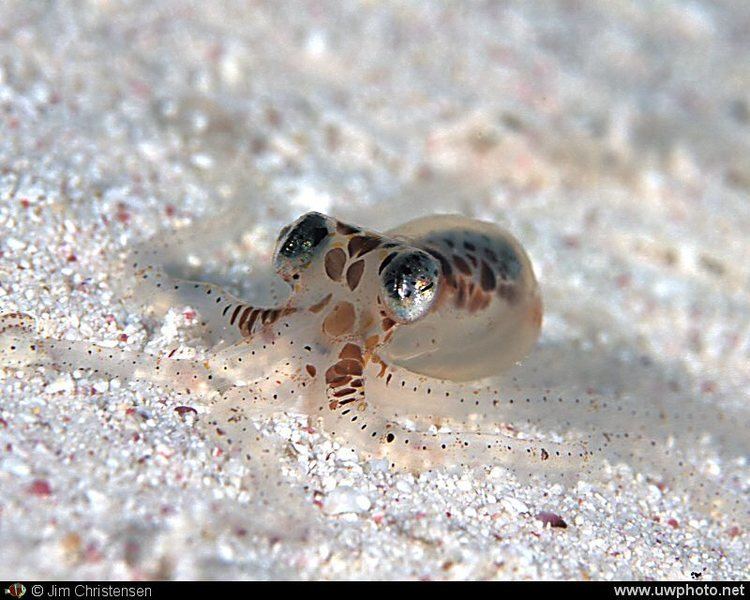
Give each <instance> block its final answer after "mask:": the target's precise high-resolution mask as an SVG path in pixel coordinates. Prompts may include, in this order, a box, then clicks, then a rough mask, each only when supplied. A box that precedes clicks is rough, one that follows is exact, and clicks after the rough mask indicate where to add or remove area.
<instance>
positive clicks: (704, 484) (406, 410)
mask: <svg viewBox="0 0 750 600" xmlns="http://www.w3.org/2000/svg"><path fill="white" fill-rule="evenodd" d="M541 354H542V355H543V356H544V353H543V352H542V353H541ZM546 358H550V357H549V356H547V357H546ZM558 362H559V361H558ZM568 367H569V365H565V364H561V365H559V364H558V365H554V363H552V362H544V363H543V364H540V363H539V362H537V361H536V360H529V361H528V363H527V364H524V365H520V366H518V367H517V368H516V369H514V370H512V371H511V372H509V373H508V374H507V375H506V376H504V377H502V378H498V379H495V380H492V383H491V384H489V385H487V384H482V383H481V382H480V383H475V384H472V383H457V382H453V381H449V380H444V379H437V378H432V377H428V376H424V375H420V374H415V373H412V372H410V371H407V370H405V369H400V368H397V367H391V366H389V367H387V368H386V369H382V368H379V369H378V370H375V369H371V370H369V372H368V373H367V381H368V394H369V396H370V398H374V399H375V400H376V402H377V404H378V406H379V407H381V408H382V409H383V410H384V411H388V412H390V414H392V415H393V417H394V418H396V419H408V420H410V421H413V422H415V423H417V424H418V425H424V424H426V423H429V424H437V425H441V426H448V427H450V428H451V430H453V431H457V432H458V431H461V432H466V434H465V435H478V436H485V435H486V434H488V433H490V432H493V431H497V429H498V428H500V427H503V426H504V427H510V428H511V429H512V430H514V431H521V432H524V434H527V435H528V434H531V435H534V436H538V435H539V434H541V435H544V436H547V435H549V432H555V433H559V434H562V433H565V434H566V436H567V437H566V439H568V438H570V437H572V438H573V440H574V441H573V442H572V443H573V444H574V446H573V448H572V449H571V447H570V443H571V442H568V441H566V442H564V443H562V444H560V447H561V448H562V449H563V450H562V452H561V454H562V455H563V456H567V453H568V451H570V452H571V454H572V455H573V456H575V455H576V451H575V447H576V446H577V445H583V447H584V448H585V449H586V460H585V462H582V463H581V464H580V469H579V471H578V475H579V476H580V477H582V478H583V477H586V476H587V475H592V474H595V473H597V472H598V471H601V470H602V468H603V467H604V465H606V464H610V465H618V464H625V465H628V466H629V467H630V468H631V469H633V470H634V471H635V472H639V473H643V474H644V475H645V476H647V477H649V478H651V479H652V480H653V481H655V482H656V483H658V484H659V486H660V487H664V488H667V489H671V490H672V491H674V492H677V493H689V495H691V497H692V498H693V499H694V500H695V501H696V503H697V505H699V506H703V507H704V508H709V509H715V508H717V507H718V506H719V505H721V510H722V511H724V512H725V513H729V514H735V515H737V516H739V517H741V518H742V519H743V520H746V519H747V518H748V509H749V508H750V507H749V506H748V504H747V502H746V501H745V500H743V498H742V494H741V491H740V493H738V494H737V495H736V496H735V497H729V495H727V494H726V493H724V492H721V491H720V490H722V489H726V486H719V485H717V483H718V482H717V478H718V477H723V476H724V475H723V474H722V473H719V474H718V475H717V474H716V473H711V472H710V471H711V470H710V469H707V468H705V467H704V466H703V465H701V464H700V462H698V461H696V460H695V450H696V442H697V440H698V438H699V434H700V428H699V427H698V424H697V423H696V422H695V420H694V418H693V417H692V415H691V410H694V409H695V408H696V407H690V406H689V405H688V403H687V402H686V400H685V398H684V397H681V396H679V395H678V396H675V395H674V393H672V396H670V395H669V394H667V393H665V389H666V388H662V387H659V386H658V385H657V384H653V383H652V384H651V385H654V386H655V387H654V389H649V390H648V392H649V393H648V394H647V390H645V389H641V388H640V387H639V388H638V389H636V390H633V389H630V390H629V392H622V391H620V392H617V391H616V390H608V393H607V395H603V394H602V393H600V392H598V391H597V390H598V389H600V388H602V387H603V386H604V382H603V381H600V380H598V379H597V378H596V376H594V375H593V372H592V375H591V379H589V380H588V381H587V380H586V379H585V378H584V380H583V383H581V382H580V381H577V382H573V381H569V379H570V377H569V376H568V380H567V381H566V376H565V374H564V372H565V369H566V368H568ZM594 372H596V373H600V374H601V373H606V374H608V376H609V377H610V378H613V379H616V378H617V376H616V375H615V374H614V373H613V370H612V368H611V366H610V369H609V370H606V369H604V370H596V371H594ZM624 375H625V379H627V380H628V381H633V380H635V381H639V379H638V378H637V377H636V373H633V372H631V371H630V370H628V371H626V372H625V373H624ZM578 376H580V373H577V374H576V377H578ZM654 380H655V378H654V377H651V378H649V381H651V382H653V381H654ZM638 392H640V393H638ZM713 412H714V413H715V412H716V411H713ZM704 416H705V418H706V419H707V420H717V419H716V415H715V414H709V413H706V414H705V415H704ZM745 419H746V415H745ZM721 420H722V421H724V425H723V428H722V429H718V425H717V426H716V427H714V428H712V429H713V430H715V431H719V432H720V433H719V434H717V435H716V436H715V437H716V438H717V439H716V440H715V441H716V444H715V445H716V446H717V447H719V448H721V447H722V446H726V448H724V450H725V453H727V454H729V453H730V450H731V455H737V456H739V457H741V456H747V439H746V437H745V439H744V440H743V433H742V430H743V429H745V427H746V426H745V425H744V422H745V421H743V419H742V416H737V417H736V418H735V420H734V423H731V422H730V421H731V420H729V419H726V418H723V419H721ZM745 430H746V429H745ZM540 443H541V442H540ZM547 452H549V450H548V449H547ZM509 454H510V452H509ZM509 458H510V456H509ZM541 472H542V471H540V473H541ZM730 487H731V486H730ZM722 495H723V496H724V497H722Z"/></svg>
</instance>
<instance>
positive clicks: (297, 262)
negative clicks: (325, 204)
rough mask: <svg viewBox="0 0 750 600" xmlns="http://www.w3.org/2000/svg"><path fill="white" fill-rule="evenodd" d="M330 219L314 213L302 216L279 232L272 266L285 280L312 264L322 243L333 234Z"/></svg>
mask: <svg viewBox="0 0 750 600" xmlns="http://www.w3.org/2000/svg"><path fill="white" fill-rule="evenodd" d="M333 230H334V227H333V225H332V222H331V219H330V218H328V217H326V216H325V215H322V214H320V213H316V212H310V213H307V214H305V215H302V216H301V217H300V218H299V219H297V220H296V221H295V222H294V223H292V224H291V225H287V226H286V227H284V228H283V229H282V230H281V233H280V234H279V239H278V240H277V242H276V251H275V252H274V257H273V265H274V268H275V270H276V272H277V273H278V274H279V275H280V276H281V277H282V278H283V279H286V280H289V279H291V278H293V277H294V275H296V274H297V273H299V271H300V270H302V269H304V268H305V267H306V266H308V265H309V264H310V262H312V259H313V257H314V256H315V254H316V252H317V250H318V249H319V247H320V246H321V245H322V243H323V241H324V240H325V239H326V238H327V237H328V236H329V235H330V234H331V233H332V232H333Z"/></svg>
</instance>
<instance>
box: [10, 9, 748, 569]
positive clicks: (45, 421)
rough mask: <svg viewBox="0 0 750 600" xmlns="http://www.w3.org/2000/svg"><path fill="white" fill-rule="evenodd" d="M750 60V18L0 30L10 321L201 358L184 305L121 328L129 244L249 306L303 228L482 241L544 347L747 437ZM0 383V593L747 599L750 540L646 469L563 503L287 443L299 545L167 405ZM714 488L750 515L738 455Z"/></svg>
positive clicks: (166, 21) (297, 423) (702, 13)
mask: <svg viewBox="0 0 750 600" xmlns="http://www.w3.org/2000/svg"><path fill="white" fill-rule="evenodd" d="M749 31H750V5H748V4H747V3H743V2H739V1H738V2H728V1H724V2H721V1H720V2H707V1H704V2H698V1H694V2H689V3H683V2H676V1H674V2H670V1H661V2H653V1H652V0H643V1H641V2H620V1H613V2H606V3H604V2H603V3H599V4H598V5H594V3H585V2H572V1H569V2H562V1H561V2H541V3H526V2H502V3H494V2H460V3H458V2H455V3H440V2H409V3H397V2H292V3H282V2H267V3H262V2H261V3H254V2H240V1H237V2H233V1H222V2H179V1H169V0H163V1H160V2H145V1H144V2H138V1H134V2H124V1H123V2H119V1H114V0H113V1H107V0H98V1H95V0H90V1H88V2H86V1H80V2H73V1H70V2H65V1H60V2H44V3H42V2H30V1H27V0H18V1H11V0H8V1H5V2H2V3H0V308H2V312H5V311H6V310H10V309H13V310H21V311H24V312H28V313H31V314H33V315H35V316H36V317H37V318H38V319H39V322H40V324H41V326H43V328H44V331H45V332H46V333H48V334H49V335H52V336H55V337H61V338H69V339H84V340H90V341H97V342H99V343H103V344H105V345H109V346H110V347H121V348H139V349H142V348H146V349H153V350H158V349H159V348H163V347H165V346H167V345H168V344H171V343H180V344H182V343H184V344H190V343H193V342H195V343H198V344H199V340H197V341H196V340H195V339H194V337H195V334H194V331H193V330H192V329H191V327H190V323H189V322H188V321H189V319H187V318H186V317H185V315H184V313H182V312H180V310H179V307H177V310H176V311H175V312H173V313H171V314H170V316H169V318H168V319H167V320H166V321H158V322H157V321H154V320H152V319H149V318H147V317H145V316H144V315H142V314H139V313H137V312H133V311H131V310H129V309H128V308H126V307H125V306H124V305H123V303H122V302H120V301H119V298H118V297H117V295H116V293H115V292H114V290H116V289H118V288H117V285H116V284H117V279H118V277H119V275H120V273H121V264H120V263H121V259H122V254H123V251H124V249H125V248H127V247H128V246H129V245H131V244H133V243H135V242H140V241H143V240H146V239H148V238H149V237H151V236H153V235H158V233H159V232H161V231H166V230H168V229H171V228H175V227H176V228H179V227H183V226H188V225H190V224H197V225H198V226H199V227H203V229H204V230H205V231H204V234H205V235H203V236H202V237H200V238H196V239H195V240H193V243H192V244H191V246H190V247H189V248H187V249H186V250H185V252H184V254H183V255H181V256H178V258H180V259H182V262H183V270H184V271H186V272H188V274H194V272H195V271H197V270H200V273H201V276H204V277H205V278H206V279H210V280H213V281H219V282H221V283H223V284H225V285H228V286H230V287H231V288H232V289H233V290H236V291H237V292H240V293H242V294H243V295H245V296H247V297H249V298H252V297H253V296H254V295H262V293H263V289H262V287H263V283H262V282H263V281H264V279H263V268H264V267H263V266H264V265H267V264H268V261H269V257H270V253H271V251H272V248H273V243H274V240H275V236H276V233H277V232H278V230H279V228H280V227H281V226H282V225H283V224H285V223H286V222H288V221H290V220H292V219H293V218H294V217H296V216H297V215H298V214H300V213H302V212H304V211H306V210H319V211H323V212H328V213H330V214H335V215H336V216H339V217H341V218H344V219H347V220H349V221H353V222H356V223H359V224H362V225H367V226H370V227H373V228H375V229H385V228H387V227H390V226H393V225H395V224H397V223H399V222H402V221H404V220H406V219H408V218H411V217H413V216H417V215H421V214H428V213H430V212H460V213H463V214H467V215H470V216H474V217H478V218H482V219H486V220H493V221H497V222H500V223H502V224H504V225H506V226H508V227H509V228H511V229H512V230H513V231H514V232H515V233H516V234H517V235H518V237H520V238H521V239H522V240H523V241H524V244H525V245H526V247H527V249H528V251H529V254H530V255H531V257H532V259H533V260H534V263H535V266H536V268H537V272H538V276H539V279H540V281H541V283H542V287H543V289H544V294H545V301H546V308H547V313H546V315H545V318H546V321H545V329H544V334H543V337H542V341H541V345H542V346H543V347H544V346H545V345H549V344H557V345H558V346H559V345H562V346H563V347H567V348H569V349H570V355H571V356H573V357H574V358H575V357H576V356H582V357H583V356H591V355H596V356H598V357H599V358H601V357H605V358H606V357H609V356H612V357H615V356H618V357H619V356H620V355H621V354H623V353H625V354H630V355H634V356H638V357H640V358H641V359H642V360H644V361H647V362H648V363H649V364H651V365H652V366H653V368H654V369H656V370H658V371H659V372H660V374H661V375H662V376H664V377H667V378H669V379H670V380H671V381H672V382H673V385H674V387H675V389H682V390H685V394H686V396H690V397H691V398H692V399H693V401H692V404H691V405H692V406H694V407H698V408H699V409H700V410H706V411H711V410H713V409H714V407H727V408H732V409H733V410H740V411H742V410H745V411H746V410H747V409H748V404H747V403H748V390H749V389H750V367H749V365H750V362H749V361H748V358H749V356H750V296H749V294H748V291H749V289H750V267H748V265H750V244H748V239H747V238H748V235H749V234H750V203H749V202H748V190H749V189H750V96H749V95H748V90H750V35H749V34H748V32H749ZM226 214H230V215H233V217H234V218H232V219H226V218H223V220H222V217H217V215H226ZM209 234H210V235H209ZM198 239H199V240H200V241H197V240H198ZM198 267H199V269H198ZM623 349H624V350H623ZM578 353H580V354H578ZM570 360H571V364H572V365H576V364H577V362H576V360H574V359H570ZM582 360H583V359H582ZM575 368H578V367H574V370H573V372H572V375H571V376H572V377H573V378H575V376H576V371H575ZM586 368H587V365H582V366H580V369H581V374H583V373H584V372H585V371H586ZM581 376H583V375H581ZM0 377H1V379H0V578H1V579H10V578H14V579H16V578H20V579H24V578H29V579H32V578H85V579H88V578H116V579H138V578H183V579H185V578H308V579H309V578H315V579H317V578H378V579H380V578H415V579H463V578H499V579H507V578H513V579H538V578H545V579H553V578H554V579H556V578H591V579H602V578H621V579H629V578H638V579H644V578H647V579H664V578H677V579H691V578H692V579H696V578H703V579H715V578H748V576H749V575H750V570H749V567H748V556H750V530H749V527H748V524H747V523H732V522H727V521H726V520H722V519H721V518H707V517H706V516H705V515H702V514H701V513H699V512H697V511H695V510H693V509H692V508H691V507H690V505H689V504H688V503H687V502H685V501H684V500H683V499H681V498H680V497H676V496H674V495H672V494H669V493H663V492H662V490H660V489H659V487H658V486H656V485H653V484H652V483H651V482H649V481H648V480H647V479H646V478H644V477H642V476H640V475H639V474H638V473H634V472H632V470H628V469H627V467H625V468H624V469H612V470H611V472H610V473H609V474H608V475H607V474H605V475H604V476H603V477H602V478H601V480H597V481H591V482H588V481H581V482H580V483H579V484H578V486H577V487H576V488H575V489H574V490H572V491H570V490H567V491H560V490H557V489H549V488H547V487H544V486H534V485H528V484H527V483H518V482H516V481H515V480H514V479H513V478H512V477H509V476H508V475H507V474H506V473H504V471H503V470H502V469H498V468H493V469H489V468H488V469H484V470H481V469H480V470H476V471H465V472H461V471H458V472H456V471H448V470H446V471H440V470H438V471H435V472H432V473H428V474H424V475H421V476H414V475H408V474H394V473H391V472H389V471H388V470H387V469H384V468H383V467H382V465H379V464H377V462H371V461H369V462H368V461H356V460H355V461H353V460H351V459H350V458H345V457H344V455H343V453H341V452H339V450H338V447H337V445H336V444H334V443H333V442H332V441H331V440H330V439H329V438H327V437H326V434H325V432H322V431H320V430H319V429H316V428H315V427H311V426H310V423H309V422H308V421H307V420H306V419H304V418H300V417H292V416H285V417H276V418H274V419H269V420H267V421H265V422H264V427H265V430H266V432H267V433H268V434H269V435H271V436H275V438H276V439H277V440H278V441H277V444H278V445H279V447H280V448H281V449H282V450H283V457H284V458H283V461H282V462H283V464H281V465H280V469H281V470H282V471H283V474H284V477H285V478H286V479H288V481H289V484H290V485H296V486H301V487H304V489H306V490H307V491H306V493H307V498H308V500H309V511H307V512H305V513H304V514H303V515H302V516H301V517H295V518H296V519H297V521H296V522H295V523H294V526H293V527H290V526H288V524H287V523H285V522H284V518H283V509H282V508H283V507H282V508H280V510H279V515H280V516H279V521H278V522H276V521H274V520H273V519H270V520H269V519H266V518H265V517H263V518H260V517H259V515H258V514H257V513H256V511H255V509H254V505H253V504H252V502H249V501H248V497H247V494H246V493H245V491H243V487H242V478H241V473H240V467H239V466H238V465H237V464H235V463H233V462H232V461H231V460H226V459H225V457H217V456H216V455H215V453H214V452H213V451H212V446H211V442H210V439H209V438H208V437H207V436H206V434H205V427H204V425H203V419H202V416H203V415H202V413H201V412H200V411H198V412H197V413H194V412H193V411H191V410H186V409H180V410H176V409H178V408H180V405H181V402H182V401H181V400H179V399H177V398H175V397H173V396H172V395H170V394H169V393H168V392H165V391H161V390H158V389H156V388H154V387H152V386H148V385H146V384H137V383H127V382H119V381H117V380H112V381H110V380H107V379H101V378H96V377H93V376H92V375H91V374H90V373H87V372H85V371H77V372H74V373H72V374H69V373H64V372H61V371H56V370H54V369H49V368H48V369H30V370H25V371H18V372H17V371H12V370H5V371H4V372H3V373H2V375H1V376H0ZM651 400H652V399H651V398H646V397H644V398H643V402H644V403H645V402H649V401H651ZM697 421H698V422H700V419H699V418H698V419H697ZM700 433H701V432H698V433H696V446H699V444H698V441H699V438H700V437H701V436H700V435H699V434H700ZM702 433H705V434H706V435H707V436H708V437H710V436H711V435H712V433H714V432H712V431H710V430H709V431H705V432H702ZM347 457H348V455H347ZM699 458H700V457H699ZM704 458H705V457H704ZM706 460H709V459H708V458H706ZM712 460H714V461H715V463H716V464H715V465H714V466H715V468H717V469H730V470H732V472H733V473H734V474H735V477H734V482H735V483H734V486H735V491H736V490H740V491H742V490H744V494H745V497H747V489H748V485H750V466H749V465H748V464H747V457H745V460H744V461H743V460H739V461H735V462H734V463H732V464H731V465H729V464H721V462H720V461H719V459H712ZM716 461H718V462H716ZM541 511H548V512H552V513H554V514H556V515H559V516H560V517H562V519H563V520H564V521H565V522H566V524H567V527H566V528H560V527H555V528H552V527H549V526H545V524H544V523H543V522H542V521H541V520H540V519H539V518H538V515H539V513H540V512H541Z"/></svg>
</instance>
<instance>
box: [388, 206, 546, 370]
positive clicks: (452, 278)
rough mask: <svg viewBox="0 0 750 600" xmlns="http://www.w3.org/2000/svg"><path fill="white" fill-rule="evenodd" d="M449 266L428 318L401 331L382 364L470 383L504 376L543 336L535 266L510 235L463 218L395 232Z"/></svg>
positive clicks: (436, 219) (418, 223) (432, 220)
mask: <svg viewBox="0 0 750 600" xmlns="http://www.w3.org/2000/svg"><path fill="white" fill-rule="evenodd" d="M388 235H390V236H394V237H397V238H403V239H405V240H408V241H410V242H411V243H412V244H413V245H415V246H417V247H419V248H423V249H425V250H427V251H428V252H431V253H433V254H435V255H436V256H439V257H440V258H441V263H442V264H443V277H444V279H445V280H446V285H444V286H443V287H442V293H441V295H440V297H439V298H438V302H437V306H435V307H434V309H433V310H432V311H431V313H430V314H429V315H427V317H425V318H424V319H422V320H421V321H419V322H418V323H414V324H413V325H411V326H409V327H406V328H401V329H400V330H398V331H396V332H395V333H394V334H393V336H392V338H391V340H390V341H389V343H388V344H387V345H386V346H385V347H384V348H383V350H382V356H383V357H384V358H386V359H387V362H391V363H394V364H397V365H400V366H403V367H405V368H407V369H409V370H411V371H415V372H417V373H423V374H425V375H432V376H434V377H442V378H445V379H452V380H454V381H466V380H471V379H480V378H483V377H490V376H492V375H497V374H498V373H501V372H502V371H504V370H506V369H507V368H508V367H510V366H512V365H514V364H515V363H516V362H517V361H519V360H521V359H522V358H524V357H525V356H526V355H527V354H528V353H529V351H530V350H531V348H532V346H533V345H534V343H535V342H536V340H537V337H538V336H539V330H540V328H541V324H542V300H541V296H540V294H539V287H538V285H537V282H536V278H535V277H534V270H533V268H532V266H531V261H530V260H529V257H528V256H527V255H526V252H525V251H524V249H523V248H522V247H521V244H520V243H519V242H518V241H517V240H516V239H515V238H514V237H513V236H512V235H511V234H510V233H508V232H507V231H505V230H503V229H501V228H499V227H497V226H496V225H494V224H492V223H485V222H482V221H476V220H473V219H467V218H465V217H460V216H455V215H439V216H432V217H426V218H421V219H416V220H414V221H410V222H408V223H406V224H404V225H402V226H401V227H398V228H396V229H393V230H391V231H389V232H388Z"/></svg>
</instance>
